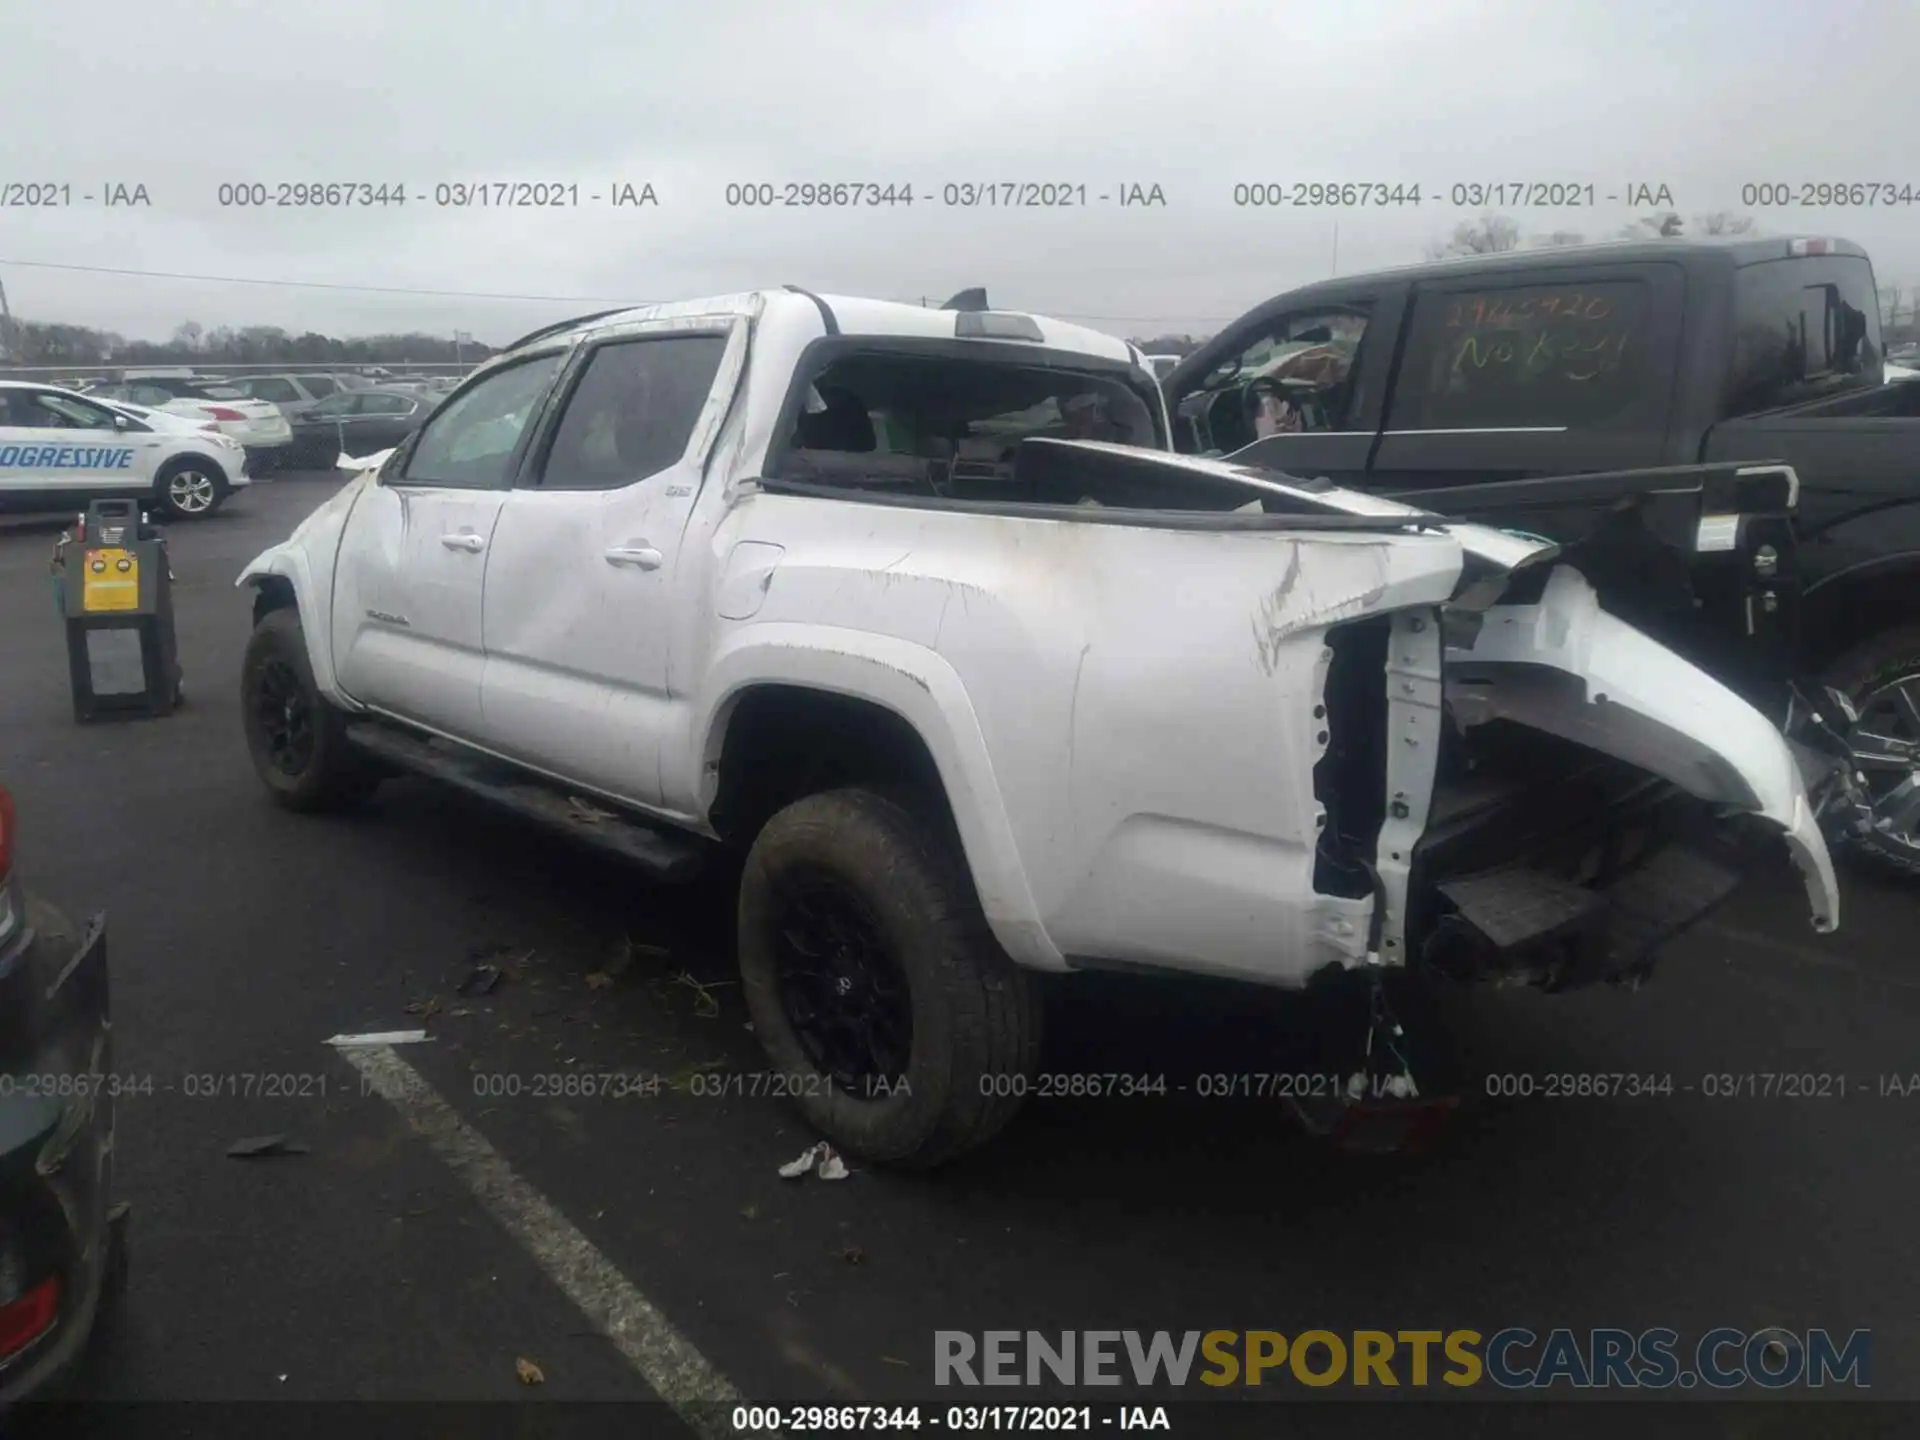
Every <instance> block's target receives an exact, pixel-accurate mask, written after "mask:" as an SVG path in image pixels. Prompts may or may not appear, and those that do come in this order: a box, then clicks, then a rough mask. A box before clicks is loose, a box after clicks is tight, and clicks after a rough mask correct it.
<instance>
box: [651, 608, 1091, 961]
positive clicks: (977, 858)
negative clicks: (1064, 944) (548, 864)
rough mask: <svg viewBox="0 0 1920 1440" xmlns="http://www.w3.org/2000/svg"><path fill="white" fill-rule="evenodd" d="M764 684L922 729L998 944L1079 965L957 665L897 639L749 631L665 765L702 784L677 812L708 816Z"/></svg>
mask: <svg viewBox="0 0 1920 1440" xmlns="http://www.w3.org/2000/svg"><path fill="white" fill-rule="evenodd" d="M756 685H791V686H796V687H800V688H804V689H813V690H822V691H827V692H829V693H832V694H839V695H845V696H848V697H849V698H851V699H856V700H864V701H867V702H868V703H870V704H875V705H880V706H882V707H884V708H886V709H888V710H891V711H893V712H894V713H895V714H896V715H898V716H899V717H900V718H901V719H902V720H904V721H906V722H907V723H908V724H909V725H911V726H912V727H913V728H914V730H915V732H916V733H918V735H919V736H920V738H921V740H922V741H923V742H924V743H925V744H926V747H927V750H928V752H929V753H930V754H931V755H932V756H933V761H934V765H935V766H936V768H937V769H938V770H939V773H940V781H941V784H942V785H943V786H944V787H945V789H946V792H947V803H948V805H949V806H950V807H951V808H952V811H953V818H954V822H955V824H956V825H957V827H958V829H959V832H960V843H961V846H962V848H963V850H964V851H965V854H966V861H967V868H968V871H969V872H970V873H971V875H972V878H973V884H974V889H975V891H976V893H977V894H978V896H979V898H980V907H981V909H982V910H983V911H984V912H985V914H986V918H987V923H988V925H989V926H990V927H991V928H992V930H993V934H994V938H995V939H997V940H998V941H999V942H1000V944H1001V947H1002V948H1003V949H1005V950H1006V952H1007V954H1008V955H1009V956H1011V957H1012V958H1013V959H1014V961H1016V962H1017V963H1019V964H1021V965H1024V966H1027V967H1029V968H1032V969H1039V970H1056V971H1059V970H1065V969H1066V968H1067V964H1066V961H1065V959H1064V958H1063V957H1062V955H1061V953H1060V950H1059V948H1058V947H1057V946H1056V945H1054V943H1053V942H1052V940H1050V939H1049V938H1048V936H1047V933H1046V927H1045V926H1044V924H1043V923H1042V921H1041V916H1040V911H1039V906H1038V904H1037V903H1036V902H1035V900H1034V897H1033V891H1032V888H1031V887H1030V885H1029V884H1028V880H1027V875H1026V871H1025V869H1024V867H1023V866H1022V865H1021V863H1020V858H1019V848H1018V844H1017V841H1016V839H1015V836H1014V831H1013V826H1012V823H1011V821H1010V820H1009V818H1008V816H1007V812H1006V807H1005V806H1004V805H1003V804H1002V802H1001V798H1000V786H999V781H998V779H997V777H996V776H995V774H994V769H993V760H992V757H991V756H990V755H989V753H988V750H987V743H986V737H985V735H984V734H983V733H982V731H981V728H980V721H979V717H978V716H977V715H976V713H975V711H974V708H973V702H972V700H971V699H970V698H969V697H968V695H967V690H966V685H965V683H964V682H963V681H962V680H961V678H960V676H959V674H958V673H957V672H956V671H955V670H954V668H953V666H952V665H951V664H949V663H948V662H947V661H946V660H945V659H944V658H942V657H941V656H940V655H937V654H935V653H934V652H933V651H931V650H928V649H926V648H925V647H923V646H920V645H915V644H912V643H911V642H908V641H905V640H900V639H897V638H895V637H892V636H886V635H873V634H867V633H864V632H860V631H853V630H842V629H837V628H833V629H823V628H821V627H819V626H813V625H789V624H765V625H753V626H750V627H746V629H744V630H743V631H742V632H740V633H739V634H738V635H737V636H735V637H734V638H732V639H731V640H729V641H724V642H723V643H722V644H721V646H720V648H719V650H718V651H717V652H716V654H715V656H714V659H713V663H712V664H711V666H709V667H708V669H707V673H706V677H705V683H704V684H703V686H702V688H701V692H700V693H699V694H698V695H697V696H696V697H694V704H693V715H692V723H691V726H690V728H689V730H688V732H687V735H686V743H687V746H688V749H687V752H686V753H685V754H684V755H682V756H679V757H676V756H674V755H672V754H668V755H666V756H663V757H662V758H663V762H664V763H663V774H664V775H666V776H669V777H671V776H675V775H680V776H686V777H692V778H693V788H694V789H695V790H696V791H697V793H694V794H690V795H684V796H682V795H677V794H672V793H670V794H669V795H668V796H667V800H668V803H669V804H673V805H674V806H675V808H679V806H680V805H681V804H686V805H687V806H688V808H690V809H694V810H696V811H697V812H698V813H699V814H702V815H705V814H706V813H707V812H708V811H709V809H710V808H711V807H712V805H713V801H714V798H715V790H716V786H717V783H718V778H719V770H718V762H719V759H720V752H721V749H722V747H723V746H724V744H725V740H726V732H727V725H728V722H729V720H730V719H731V716H732V712H733V709H734V706H735V704H736V703H737V702H738V701H739V699H740V698H741V697H742V696H743V695H744V694H745V693H746V692H747V691H749V690H750V689H752V688H753V687H755V686H756ZM669 789H670V790H671V789H672V785H671V781H669Z"/></svg>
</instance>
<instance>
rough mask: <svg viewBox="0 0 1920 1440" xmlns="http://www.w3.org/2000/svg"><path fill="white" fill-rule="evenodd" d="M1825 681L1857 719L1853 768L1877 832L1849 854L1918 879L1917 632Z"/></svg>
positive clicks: (1905, 632)
mask: <svg viewBox="0 0 1920 1440" xmlns="http://www.w3.org/2000/svg"><path fill="white" fill-rule="evenodd" d="M1825 678H1826V682H1827V684H1829V685H1831V686H1833V687H1834V688H1835V689H1836V690H1839V691H1840V692H1841V693H1842V694H1844V695H1845V696H1846V697H1847V698H1848V699H1849V700H1851V701H1852V702H1853V706H1854V709H1855V710H1856V711H1857V712H1858V713H1859V716H1860V718H1859V720H1858V721H1857V722H1856V723H1855V724H1854V726H1853V731H1852V736H1851V745H1852V749H1853V762H1854V766H1855V768H1856V769H1858V770H1859V771H1860V773H1861V774H1863V775H1865V776H1866V777H1867V789H1868V791H1869V793H1870V796H1871V799H1872V803H1873V829H1872V830H1871V832H1869V833H1868V834H1865V835H1862V836H1860V837H1858V838H1857V839H1856V840H1854V841H1853V843H1852V844H1851V846H1850V847H1849V848H1850V849H1851V850H1852V851H1853V852H1854V853H1855V854H1856V855H1858V856H1859V857H1860V858H1861V859H1863V860H1867V861H1870V862H1871V863H1873V864H1875V865H1877V866H1878V867H1879V868H1881V869H1883V870H1890V871H1894V872H1896V873H1900V874H1906V875H1920V625H1907V626H1903V627H1901V628H1900V629H1897V630H1889V631H1887V632H1886V633H1885V634H1882V635H1876V636H1874V637H1873V638H1872V639H1870V640H1867V641H1865V642H1864V643H1862V644H1861V645H1859V646H1857V647H1855V648H1854V649H1853V650H1850V651H1849V652H1847V654H1845V655H1843V656H1841V657H1840V659H1839V660H1838V661H1836V662H1835V663H1834V666H1833V668H1832V669H1831V670H1829V671H1828V672H1827V675H1826V677H1825Z"/></svg>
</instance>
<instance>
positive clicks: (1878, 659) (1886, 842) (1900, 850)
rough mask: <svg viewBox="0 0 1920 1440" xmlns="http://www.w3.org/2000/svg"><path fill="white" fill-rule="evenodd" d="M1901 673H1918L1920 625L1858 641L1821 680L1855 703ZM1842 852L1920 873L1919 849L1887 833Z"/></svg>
mask: <svg viewBox="0 0 1920 1440" xmlns="http://www.w3.org/2000/svg"><path fill="white" fill-rule="evenodd" d="M1901 674H1909V675H1920V625H1905V626H1901V627H1900V628H1898V629H1894V630H1888V631H1885V632H1883V633H1882V634H1879V635H1875V636H1873V637H1872V638H1871V639H1869V640H1865V641H1863V642H1861V643H1860V644H1859V645H1856V646H1855V647H1854V648H1853V649H1851V650H1849V651H1848V652H1847V653H1846V654H1844V655H1842V656H1841V657H1840V658H1839V659H1838V660H1836V661H1834V663H1833V664H1832V665H1831V666H1830V667H1829V668H1828V670H1827V673H1826V674H1825V675H1824V676H1823V677H1822V679H1824V680H1825V681H1826V683H1827V684H1829V685H1831V686H1833V688H1834V689H1836V690H1838V691H1840V692H1841V693H1842V694H1843V695H1845V696H1846V697H1847V698H1848V699H1849V700H1851V701H1853V702H1854V703H1855V705H1858V704H1859V703H1860V702H1861V701H1862V700H1863V699H1864V698H1865V697H1866V696H1868V695H1870V694H1872V693H1873V691H1874V690H1876V689H1878V688H1879V687H1880V686H1881V685H1883V684H1885V683H1886V682H1887V681H1889V680H1892V679H1894V678H1895V677H1897V676H1899V675H1901ZM1843 853H1844V854H1845V855H1846V856H1847V857H1848V858H1850V859H1853V860H1856V861H1859V862H1860V863H1862V864H1864V865H1868V866H1871V867H1872V868H1874V869H1876V870H1879V871H1881V872H1882V873H1886V874H1893V875H1911V876H1920V849H1916V848H1914V847H1912V846H1908V845H1903V844H1901V843H1900V842H1899V841H1898V840H1895V839H1893V838H1892V837H1890V836H1881V835H1872V834H1869V835H1861V836H1855V837H1852V838H1850V839H1849V840H1848V841H1847V842H1846V844H1845V847H1844V851H1843Z"/></svg>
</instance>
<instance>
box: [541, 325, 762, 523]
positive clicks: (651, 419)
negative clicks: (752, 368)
mask: <svg viewBox="0 0 1920 1440" xmlns="http://www.w3.org/2000/svg"><path fill="white" fill-rule="evenodd" d="M726 349H727V338H726V336H724V335H670V336H664V337H661V338H658V339H649V340H624V341H620V342H618V343H616V344H611V345H603V346H601V347H600V348H599V349H598V350H596V351H595V352H594V353H593V355H592V356H591V357H589V359H588V360H587V368H586V371H585V373H583V374H582V375H581V377H580V382H579V384H577V385H576V386H574V389H573V394H572V395H571V396H569V397H568V399H567V408H566V411H565V413H564V414H562V415H561V417H560V427H559V429H558V430H557V431H556V432H555V433H554V437H553V445H552V447H551V448H550V449H549V450H548V452H547V458H546V463H545V465H544V466H542V468H541V475H540V484H541V486H542V487H543V488H545V489H548V490H617V489H619V488H620V487H622V486H625V485H631V484H633V483H635V482H636V481H640V480H644V479H646V478H647V477H648V476H649V475H657V474H659V473H660V472H661V471H662V470H666V469H668V468H670V467H672V466H673V465H675V464H678V463H679V461H680V459H681V457H682V456H684V455H685V454H686V452H687V443H688V442H689V441H690V440H692V438H693V432H694V428H695V427H696V426H697V425H698V424H699V423H700V414H701V412H702V411H703V410H705V409H706V406H707V396H708V395H709V394H710V393H711V392H712V390H713V381H714V377H715V376H716V375H718V374H719V372H720V361H721V358H722V357H723V356H724V355H725V354H726Z"/></svg>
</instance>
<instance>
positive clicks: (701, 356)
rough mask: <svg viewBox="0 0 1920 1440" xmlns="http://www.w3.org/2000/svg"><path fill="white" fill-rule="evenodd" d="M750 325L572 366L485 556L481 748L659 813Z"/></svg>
mask: <svg viewBox="0 0 1920 1440" xmlns="http://www.w3.org/2000/svg"><path fill="white" fill-rule="evenodd" d="M746 343H747V321H746V320H745V319H744V318H742V317H738V316H728V315H719V316H712V317H690V318H682V319H676V320H658V321H645V322H641V323H639V324H636V325H631V326H623V327H621V328H620V329H619V330H617V331H613V332H610V333H609V334H608V335H607V336H605V337H604V338H599V339H596V340H595V341H594V342H593V343H592V344H591V345H589V346H587V347H585V348H584V349H583V351H582V353H581V354H580V355H579V356H578V357H577V358H576V360H575V362H574V363H573V364H572V365H571V366H569V369H568V375H567V378H566V380H565V381H564V382H563V389H562V394H561V397H560V403H559V404H558V405H557V406H555V407H554V411H555V412H557V413H550V415H549V418H548V419H547V420H546V421H544V422H543V425H542V434H541V435H540V436H539V437H538V438H537V439H536V440H535V441H534V442H533V445H532V447H531V451H530V454H529V459H528V463H527V464H526V465H525V466H524V467H523V471H522V474H521V478H520V481H519V485H518V488H516V489H514V490H513V491H512V492H511V494H510V495H509V496H508V497H507V502H506V508H505V509H504V511H503V512H502V513H501V517H500V524H499V527H498V529H497V530H496V531H495V534H494V544H493V547H492V550H491V552H490V553H489V555H488V558H487V588H486V621H485V627H484V628H485V634H486V648H487V663H486V674H485V679H484V681H483V682H482V693H481V706H482V710H483V711H484V720H485V734H484V740H483V743H484V744H485V745H486V747H487V748H488V749H490V750H494V751H497V752H498V753H500V754H503V755H507V756H510V757H513V758H515V759H520V760H524V761H526V762H528V763H530V764H534V765H538V766H539V767H540V768H541V769H543V770H546V771H549V772H551V773H553V774H556V775H559V776H562V777H564V778H566V779H568V780H571V781H574V782H575V783H577V784H579V785H581V786H583V787H587V788H591V789H594V790H597V791H600V792H602V793H605V794H608V795H612V796H616V797H618V798H621V799H624V800H630V801H633V802H635V803H637V804H640V805H653V804H656V803H657V802H658V801H659V798H660V793H661V792H660V747H661V741H662V738H663V736H664V735H665V733H666V730H667V727H668V725H669V724H670V723H671V718H672V716H673V715H674V713H675V712H676V710H677V708H678V706H677V704H676V701H675V697H673V696H672V695H671V694H670V693H669V689H668V684H667V657H668V640H669V634H670V628H671V627H670V612H671V609H672V606H671V603H670V601H671V597H672V594H673V587H674V584H675V575H676V570H677V568H678V567H677V564H676V562H677V560H678V559H679V556H680V551H681V537H682V535H683V533H684V532H685V531H686V528H687V521H688V517H689V516H690V514H691V512H692V510H693V506H694V502H695V500H696V499H697V497H698V494H699V490H700V485H701V476H702V473H703V471H704V469H705V466H706V461H707V456H708V453H709V452H710V450H711V449H712V446H713V442H714V437H715V436H716V435H717V433H718V432H719V429H720V425H721V423H722V421H723V420H724V419H725V417H726V412H727V409H728V407H729V405H730V403H731V401H732V397H733V393H734V390H735V387H736V386H737V385H738V384H739V380H740V375H741V371H742V369H743V366H744V364H745V357H746Z"/></svg>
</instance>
